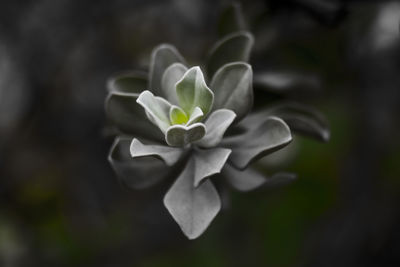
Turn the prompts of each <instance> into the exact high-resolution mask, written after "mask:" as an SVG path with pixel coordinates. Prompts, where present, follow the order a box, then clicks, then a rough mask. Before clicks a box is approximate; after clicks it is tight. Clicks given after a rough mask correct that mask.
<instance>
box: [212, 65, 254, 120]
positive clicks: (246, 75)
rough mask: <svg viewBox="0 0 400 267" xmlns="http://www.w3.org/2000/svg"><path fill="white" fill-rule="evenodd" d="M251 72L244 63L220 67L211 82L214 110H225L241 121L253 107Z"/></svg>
mask: <svg viewBox="0 0 400 267" xmlns="http://www.w3.org/2000/svg"><path fill="white" fill-rule="evenodd" d="M252 84H253V71H252V69H251V66H250V65H249V64H247V63H244V62H235V63H230V64H226V65H224V66H223V67H221V68H220V69H219V70H218V71H217V72H216V73H215V75H214V77H213V79H212V81H211V86H210V87H211V89H212V91H213V92H214V107H213V108H214V109H221V108H226V109H230V110H233V111H234V112H235V113H236V116H237V117H236V120H241V119H242V118H243V117H245V116H246V115H247V113H249V112H250V110H251V108H252V106H253V87H252Z"/></svg>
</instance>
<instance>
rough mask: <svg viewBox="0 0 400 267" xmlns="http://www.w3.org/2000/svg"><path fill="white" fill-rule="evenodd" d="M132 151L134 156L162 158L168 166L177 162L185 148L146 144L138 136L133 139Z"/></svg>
mask: <svg viewBox="0 0 400 267" xmlns="http://www.w3.org/2000/svg"><path fill="white" fill-rule="evenodd" d="M130 152H131V156H132V157H133V158H137V157H146V156H155V157H157V158H160V159H162V160H163V161H164V162H165V164H167V165H168V166H172V165H174V164H175V163H177V162H178V160H179V159H180V157H181V156H182V154H183V150H182V149H180V148H176V147H170V146H159V145H144V144H142V143H141V142H140V141H139V140H138V139H136V138H134V139H133V140H132V143H131V146H130Z"/></svg>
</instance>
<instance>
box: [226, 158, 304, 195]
mask: <svg viewBox="0 0 400 267" xmlns="http://www.w3.org/2000/svg"><path fill="white" fill-rule="evenodd" d="M222 176H223V177H224V178H225V179H226V180H227V182H228V183H229V184H230V185H231V186H232V187H233V188H235V189H236V190H238V191H244V192H247V191H251V190H254V189H256V188H259V187H263V188H264V187H270V186H282V185H286V184H288V183H290V182H292V181H294V180H295V179H296V178H297V176H296V175H295V174H293V173H288V172H278V173H275V174H274V175H272V176H270V177H268V176H265V175H263V174H262V173H260V172H259V171H257V170H255V169H254V168H251V167H249V168H247V169H245V170H238V169H236V168H235V167H233V166H231V165H229V164H226V165H225V167H224V169H223V170H222Z"/></svg>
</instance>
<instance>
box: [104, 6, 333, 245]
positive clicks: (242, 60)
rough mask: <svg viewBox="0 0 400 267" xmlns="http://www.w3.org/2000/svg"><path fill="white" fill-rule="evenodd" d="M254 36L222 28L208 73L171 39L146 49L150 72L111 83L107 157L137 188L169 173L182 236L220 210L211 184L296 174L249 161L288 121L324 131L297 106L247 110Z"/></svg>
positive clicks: (250, 184) (279, 143) (280, 135)
mask: <svg viewBox="0 0 400 267" xmlns="http://www.w3.org/2000/svg"><path fill="white" fill-rule="evenodd" d="M230 13H232V12H228V13H227V15H226V16H227V17H228V18H231V17H232V16H231V15H229V14H230ZM228 24H229V23H228ZM229 31H231V30H229ZM253 42H254V41H253V36H252V34H251V33H249V32H247V31H233V32H228V33H227V34H226V35H225V36H224V37H223V38H222V39H221V40H220V41H218V42H217V43H216V44H215V46H214V47H213V48H212V49H211V52H210V53H209V57H208V60H207V64H206V66H205V68H204V70H205V72H203V70H202V68H201V67H199V66H194V67H190V68H188V64H187V63H186V61H185V59H184V58H183V57H182V56H181V54H180V53H179V52H178V50H177V49H176V48H175V47H174V46H172V45H169V44H162V45H159V46H158V47H156V48H155V49H154V50H153V52H152V54H151V61H150V69H149V72H148V74H145V73H140V72H126V73H122V74H119V75H116V76H114V77H112V78H111V79H110V80H109V82H108V86H107V87H108V91H109V94H108V97H107V99H106V113H107V115H108V118H109V119H110V120H111V121H112V122H113V124H114V125H115V127H116V129H117V131H118V136H117V137H116V139H115V141H114V144H113V145H112V148H111V151H110V154H109V162H110V163H111V165H112V167H113V169H114V170H115V172H116V174H117V176H118V177H119V178H120V180H121V181H122V182H123V183H124V184H126V185H127V186H129V187H132V188H135V189H142V188H146V187H149V186H151V185H153V184H155V183H157V182H159V181H161V180H163V179H166V178H168V177H174V178H175V180H174V182H173V184H172V186H171V187H170V188H169V190H168V191H167V193H166V194H165V197H164V205H165V207H166V208H167V209H168V211H169V213H170V214H171V215H172V217H173V218H174V219H175V221H176V222H177V223H178V224H179V226H180V228H181V229H182V231H183V232H184V234H185V235H186V236H187V237H188V238H189V239H194V238H197V237H198V236H200V235H201V234H202V233H203V232H204V231H205V230H206V229H207V227H208V226H209V224H210V223H211V221H212V220H213V219H214V217H215V216H216V215H217V214H218V212H219V211H220V209H221V198H220V194H219V190H217V188H216V186H215V182H218V183H221V181H226V183H227V184H229V185H230V186H231V187H233V188H234V189H237V190H240V191H249V190H252V189H255V188H258V187H260V186H261V185H265V184H268V183H271V184H272V183H275V182H277V181H287V180H292V179H293V178H294V177H293V175H290V174H285V173H278V174H276V175H273V176H272V177H268V178H267V177H265V176H264V175H262V174H261V173H259V172H258V171H257V170H255V169H254V168H253V167H252V163H253V162H255V161H256V160H258V159H260V158H261V157H263V156H266V155H268V154H270V153H272V152H274V151H277V150H279V149H281V148H283V147H285V146H286V145H287V144H289V143H290V142H291V140H292V134H291V130H290V127H289V126H292V127H293V129H294V130H295V131H298V132H300V133H305V134H309V135H311V136H313V134H314V136H317V137H321V136H322V138H323V137H324V136H323V135H324V134H323V133H322V134H321V131H322V132H323V131H324V130H325V128H324V126H323V122H322V121H321V120H318V119H317V117H315V116H314V115H313V114H314V113H313V112H312V111H309V110H307V109H306V108H304V107H302V106H295V105H287V106H282V105H280V106H277V107H274V108H270V109H265V110H262V111H260V112H257V113H250V112H251V110H252V105H253V71H252V68H251V66H250V65H249V64H248V63H247V61H248V59H249V55H250V51H251V47H252V45H253ZM207 78H209V79H207ZM278 116H282V117H284V118H285V119H286V120H287V121H286V122H285V121H284V120H283V119H282V118H279V117H278ZM288 125H289V126H288ZM310 129H311V130H310ZM321 129H322V130H321Z"/></svg>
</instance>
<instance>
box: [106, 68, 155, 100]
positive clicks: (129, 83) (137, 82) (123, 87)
mask: <svg viewBox="0 0 400 267" xmlns="http://www.w3.org/2000/svg"><path fill="white" fill-rule="evenodd" d="M107 89H108V91H109V92H120V93H131V94H135V95H137V96H139V94H140V93H141V92H142V91H144V90H146V89H147V74H146V73H141V72H137V71H131V72H124V73H120V74H118V75H116V76H113V77H111V78H110V79H109V80H108V81H107Z"/></svg>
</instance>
